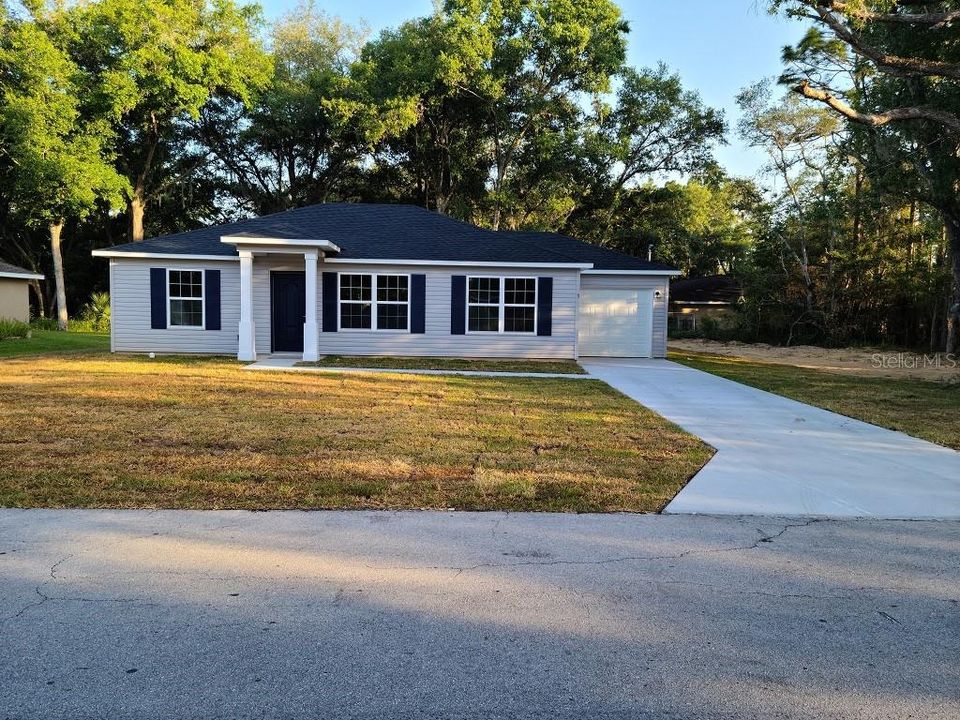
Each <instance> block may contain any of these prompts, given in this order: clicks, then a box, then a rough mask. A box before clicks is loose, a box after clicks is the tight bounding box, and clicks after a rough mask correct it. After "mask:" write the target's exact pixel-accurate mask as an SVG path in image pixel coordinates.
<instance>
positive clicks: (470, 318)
mask: <svg viewBox="0 0 960 720" xmlns="http://www.w3.org/2000/svg"><path fill="white" fill-rule="evenodd" d="M536 323H537V279H536V278H526V277H471V278H468V279H467V331H468V332H472V333H473V332H477V333H481V332H496V333H533V332H535V331H536Z"/></svg>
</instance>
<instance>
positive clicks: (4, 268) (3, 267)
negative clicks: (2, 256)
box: [0, 260, 40, 275]
mask: <svg viewBox="0 0 960 720" xmlns="http://www.w3.org/2000/svg"><path fill="white" fill-rule="evenodd" d="M0 273H16V274H17V275H39V274H40V273H37V272H34V271H33V270H27V269H26V268H22V267H18V266H16V265H11V264H10V263H7V262H4V261H3V260H0Z"/></svg>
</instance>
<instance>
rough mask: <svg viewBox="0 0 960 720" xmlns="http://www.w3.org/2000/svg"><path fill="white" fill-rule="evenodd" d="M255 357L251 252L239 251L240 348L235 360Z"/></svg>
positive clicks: (248, 359)
mask: <svg viewBox="0 0 960 720" xmlns="http://www.w3.org/2000/svg"><path fill="white" fill-rule="evenodd" d="M256 359H257V342H256V334H255V333H254V327H253V253H252V252H250V251H249V250H241V251H240V348H239V350H238V351H237V360H245V361H251V360H256Z"/></svg>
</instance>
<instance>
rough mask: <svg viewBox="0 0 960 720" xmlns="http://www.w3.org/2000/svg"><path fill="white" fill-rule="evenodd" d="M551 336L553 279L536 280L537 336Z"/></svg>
mask: <svg viewBox="0 0 960 720" xmlns="http://www.w3.org/2000/svg"><path fill="white" fill-rule="evenodd" d="M552 334H553V278H552V277H542V278H537V335H552Z"/></svg>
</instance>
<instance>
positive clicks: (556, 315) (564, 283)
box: [254, 258, 578, 358]
mask: <svg viewBox="0 0 960 720" xmlns="http://www.w3.org/2000/svg"><path fill="white" fill-rule="evenodd" d="M258 261H259V258H257V259H256V260H254V267H256V263H257V262H258ZM320 270H321V272H339V273H373V272H375V273H387V274H389V273H401V274H413V273H420V274H423V275H426V332H425V333H424V334H422V335H420V334H411V333H409V332H400V331H382V330H379V331H369V330H346V331H343V330H342V331H340V332H336V333H325V332H321V333H320V354H321V355H422V356H429V357H526V358H574V357H575V356H576V346H577V327H576V314H577V300H578V296H577V275H578V271H577V270H564V269H559V270H558V269H536V268H495V267H464V266H433V265H431V266H423V265H347V264H340V263H336V264H328V265H324V264H323V263H321V266H320ZM454 275H468V276H469V275H496V276H505V277H519V276H522V277H546V276H550V277H552V278H553V313H552V317H553V330H552V332H553V334H552V335H550V336H547V337H543V336H537V335H515V334H511V333H482V334H480V333H477V334H469V333H468V334H466V335H451V334H450V297H451V295H450V293H451V290H450V284H451V277H453V276H454ZM319 293H320V290H318V294H319ZM268 314H269V313H268ZM318 317H320V313H319V310H318ZM267 341H268V342H269V335H268V336H267ZM259 343H260V338H259V329H258V338H257V349H258V352H259V351H260V344H259Z"/></svg>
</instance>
